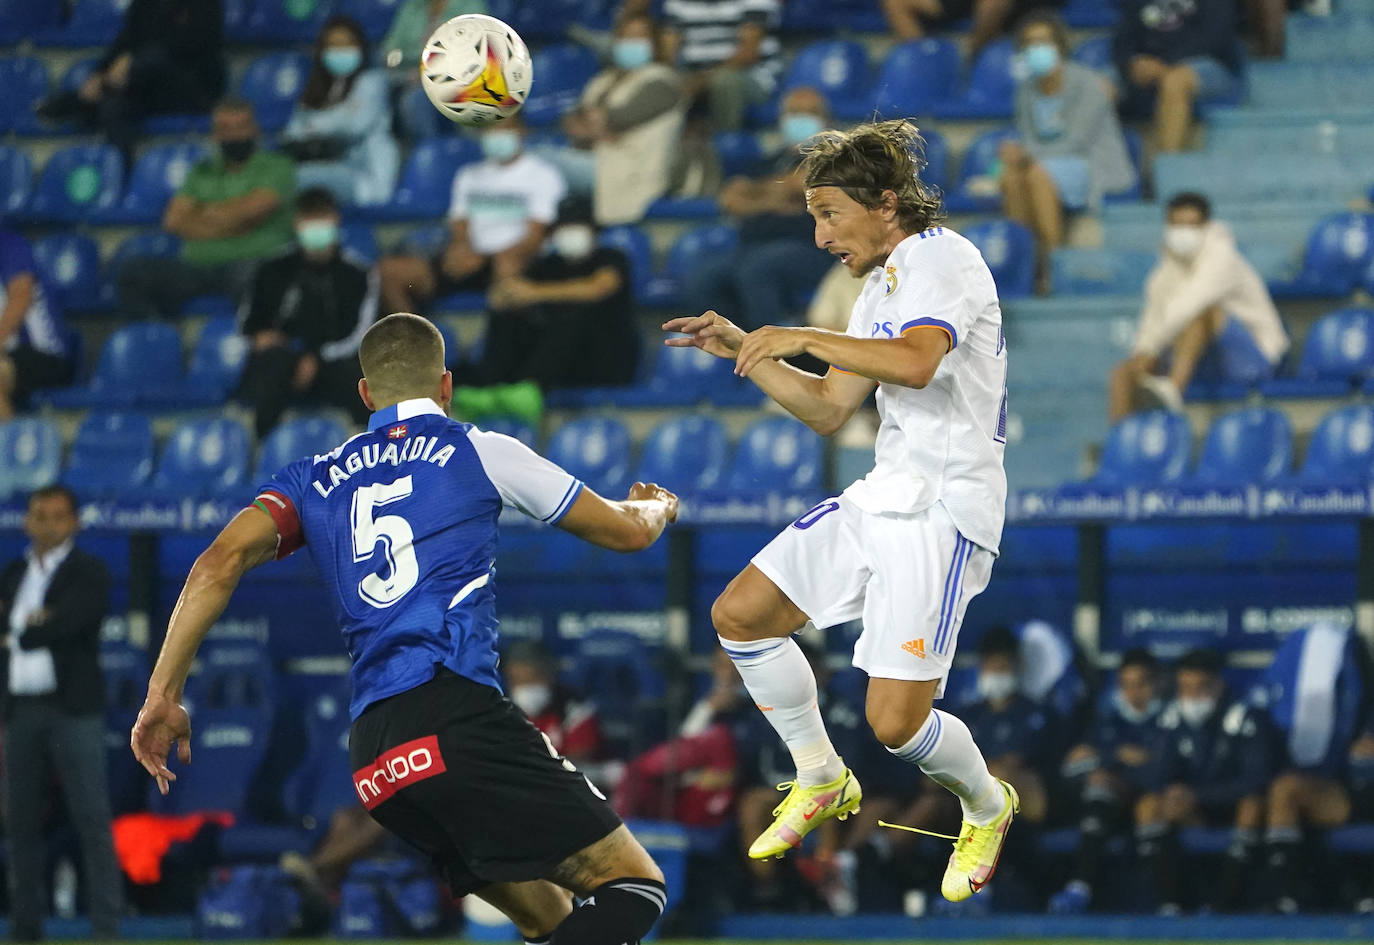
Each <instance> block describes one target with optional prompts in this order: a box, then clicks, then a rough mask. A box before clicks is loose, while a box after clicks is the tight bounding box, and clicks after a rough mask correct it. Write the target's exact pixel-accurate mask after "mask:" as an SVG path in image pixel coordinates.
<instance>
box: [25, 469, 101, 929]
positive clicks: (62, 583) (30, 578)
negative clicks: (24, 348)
mask: <svg viewBox="0 0 1374 945" xmlns="http://www.w3.org/2000/svg"><path fill="white" fill-rule="evenodd" d="M79 527H80V522H79V520H78V517H77V500H76V496H75V495H73V494H72V493H71V491H70V490H68V489H67V488H66V487H64V486H47V487H45V488H43V489H39V490H37V491H35V492H34V493H33V494H32V495H30V496H29V504H28V511H27V513H26V514H25V516H24V534H26V535H27V536H28V538H29V542H30V545H29V548H28V550H27V551H26V552H25V554H24V557H23V558H20V559H17V560H15V561H12V562H10V563H9V565H8V566H7V567H6V568H5V569H4V571H3V572H0V616H3V618H4V623H3V625H0V631H3V634H2V635H3V640H4V643H5V646H4V650H5V651H6V652H7V654H8V656H7V658H6V659H5V660H0V674H3V675H4V678H5V682H4V684H3V687H2V688H0V692H2V693H3V694H4V696H3V700H0V710H3V715H4V727H5V739H4V803H5V829H6V833H7V836H6V840H7V841H8V842H7V844H6V848H7V850H8V859H9V888H10V899H9V903H10V913H9V914H10V938H11V939H13V940H14V941H19V942H36V941H39V940H40V939H41V938H42V937H43V919H44V917H45V916H46V915H47V912H48V908H47V904H46V901H45V900H46V894H45V891H44V887H45V886H46V883H45V882H44V878H43V877H44V871H45V869H46V866H47V861H48V860H47V843H46V842H45V840H44V836H43V824H44V819H45V818H44V814H45V812H46V811H47V809H48V805H49V804H50V802H51V801H52V791H51V783H52V781H51V778H52V777H53V776H56V779H57V781H58V783H60V784H61V786H62V795H63V798H64V799H65V801H66V804H67V815H68V818H69V820H70V822H71V824H72V826H73V827H74V828H75V829H76V833H77V836H78V837H79V838H80V841H81V851H82V857H83V859H84V861H85V873H84V876H85V886H86V897H85V898H86V902H87V911H88V915H89V916H90V919H91V924H92V927H93V932H94V935H95V937H96V938H98V939H113V938H115V936H116V935H117V934H118V925H119V913H120V899H121V895H120V893H121V889H122V886H121V882H122V881H121V878H120V873H119V865H118V863H117V862H116V861H115V853H114V839H113V836H112V835H111V833H110V792H109V789H108V787H107V786H106V782H105V719H104V710H105V701H104V685H103V679H102V677H101V675H100V664H99V662H98V660H97V657H98V655H99V651H100V625H101V623H102V622H104V620H105V615H106V612H107V611H108V607H109V595H110V576H109V574H108V573H107V572H106V570H105V565H104V564H102V563H101V561H100V559H99V558H96V557H94V556H92V555H89V554H87V553H86V552H84V551H82V550H81V549H79V548H77V547H75V545H74V542H75V539H76V533H77V530H78V529H79Z"/></svg>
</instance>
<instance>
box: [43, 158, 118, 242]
mask: <svg viewBox="0 0 1374 945" xmlns="http://www.w3.org/2000/svg"><path fill="white" fill-rule="evenodd" d="M123 179H124V161H123V159H122V158H120V156H119V152H118V151H116V150H115V149H114V148H112V147H110V146H109V145H106V144H79V145H74V146H72V147H69V148H63V149H61V150H59V151H57V152H55V153H54V154H53V155H52V157H50V158H48V163H47V164H45V165H43V171H42V173H40V174H39V175H38V186H37V188H36V189H35V191H34V194H33V198H32V199H31V200H30V201H29V205H28V208H27V209H26V210H25V211H24V213H23V217H24V219H26V220H29V221H32V222H38V223H76V222H79V221H82V220H87V219H90V218H91V217H93V216H98V215H100V214H101V213H104V212H105V211H107V210H109V209H110V208H111V207H113V206H114V205H115V204H116V203H117V202H118V200H119V193H120V187H121V184H122V182H123Z"/></svg>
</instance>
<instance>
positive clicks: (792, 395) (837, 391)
mask: <svg viewBox="0 0 1374 945" xmlns="http://www.w3.org/2000/svg"><path fill="white" fill-rule="evenodd" d="M749 379H750V380H751V381H753V382H754V383H755V384H757V385H758V386H759V387H760V388H761V389H762V390H763V392H764V393H765V394H767V395H768V396H769V397H772V398H773V399H774V400H776V401H777V402H778V403H779V404H780V405H781V406H782V407H783V408H784V409H785V410H786V411H787V412H788V413H790V414H792V416H794V417H796V418H797V419H798V420H800V421H801V422H802V423H804V424H806V425H807V426H808V427H810V428H811V429H812V430H815V431H816V432H817V433H819V434H820V435H821V436H830V435H831V434H832V433H834V432H836V431H837V430H839V429H840V427H842V426H844V425H845V424H846V423H848V422H849V418H850V417H852V416H854V411H856V410H858V409H859V407H860V406H862V405H863V402H864V401H865V400H867V399H868V395H869V394H871V393H873V381H871V380H869V379H868V378H866V377H861V376H859V375H857V374H848V373H845V372H844V371H837V370H835V369H834V368H831V369H830V370H829V371H828V372H826V374H825V376H824V377H817V376H816V375H814V374H812V373H811V372H810V371H803V370H800V369H799V368H794V367H793V366H792V365H790V364H788V363H787V362H785V361H772V360H769V361H764V362H762V363H760V364H759V365H758V366H757V367H756V368H754V370H753V371H751V372H750V374H749Z"/></svg>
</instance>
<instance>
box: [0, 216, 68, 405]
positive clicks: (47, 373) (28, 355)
mask: <svg viewBox="0 0 1374 945" xmlns="http://www.w3.org/2000/svg"><path fill="white" fill-rule="evenodd" d="M74 355H75V352H74V351H73V350H72V336H71V333H70V332H69V331H68V330H67V327H66V325H65V324H64V323H63V320H62V315H61V313H60V312H59V311H58V308H57V305H56V303H55V302H54V301H53V300H52V298H51V297H50V295H49V293H48V291H47V289H46V288H45V287H44V286H43V282H42V280H41V279H40V278H39V276H38V267H37V266H36V265H35V264H34V261H33V250H32V249H31V248H30V247H29V244H28V242H27V241H26V240H25V239H24V238H23V237H22V236H20V235H19V234H18V233H15V232H14V231H12V230H6V229H0V423H4V422H5V421H7V420H9V419H11V418H12V417H13V416H14V412H15V410H16V409H21V408H23V407H25V406H27V404H28V399H29V395H30V394H32V393H33V392H34V391H35V390H38V389H39V388H42V387H57V386H60V385H62V384H66V383H68V382H70V381H71V379H72V374H73V372H74V370H75V367H76V365H75V358H74Z"/></svg>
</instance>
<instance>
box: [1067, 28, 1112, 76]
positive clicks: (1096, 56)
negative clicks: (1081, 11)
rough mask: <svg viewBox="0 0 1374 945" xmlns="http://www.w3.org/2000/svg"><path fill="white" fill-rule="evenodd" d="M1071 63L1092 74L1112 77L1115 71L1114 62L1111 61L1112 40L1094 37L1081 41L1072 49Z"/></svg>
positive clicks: (1104, 37)
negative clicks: (1090, 71) (1083, 67)
mask: <svg viewBox="0 0 1374 945" xmlns="http://www.w3.org/2000/svg"><path fill="white" fill-rule="evenodd" d="M1073 61H1074V62H1076V63H1078V64H1079V65H1080V66H1087V67H1088V68H1089V69H1092V70H1093V71H1094V72H1101V73H1104V74H1106V75H1112V74H1113V73H1114V72H1115V71H1116V62H1115V61H1114V60H1113V59H1112V38H1111V37H1110V36H1094V37H1092V38H1091V39H1085V40H1083V42H1081V43H1079V44H1078V45H1077V46H1075V47H1074V50H1073Z"/></svg>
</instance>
